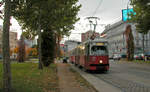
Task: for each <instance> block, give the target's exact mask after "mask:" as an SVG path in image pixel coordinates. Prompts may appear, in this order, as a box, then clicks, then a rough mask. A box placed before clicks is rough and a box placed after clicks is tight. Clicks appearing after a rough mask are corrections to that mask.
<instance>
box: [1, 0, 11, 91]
mask: <svg viewBox="0 0 150 92" xmlns="http://www.w3.org/2000/svg"><path fill="white" fill-rule="evenodd" d="M10 6H11V5H10V0H5V10H4V22H3V90H4V91H3V92H11V91H12V90H11V65H10V53H9V52H10V47H9V29H10V16H11V9H10V8H11V7H10Z"/></svg>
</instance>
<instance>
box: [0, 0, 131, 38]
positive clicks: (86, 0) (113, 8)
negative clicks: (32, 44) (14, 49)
mask: <svg viewBox="0 0 150 92" xmlns="http://www.w3.org/2000/svg"><path fill="white" fill-rule="evenodd" d="M128 1H129V0H79V3H78V4H81V5H82V7H81V9H80V11H79V14H78V16H79V17H80V18H81V19H80V21H79V22H78V23H76V24H75V30H73V31H72V33H73V34H71V35H70V37H69V39H72V40H79V41H80V39H81V36H80V34H77V33H83V32H86V31H88V30H89V29H90V26H89V23H88V20H86V19H85V18H86V17H92V16H94V17H95V16H96V17H99V18H100V20H99V21H98V24H100V25H98V26H97V28H96V31H97V32H99V33H101V32H102V31H103V30H104V27H105V26H104V25H103V26H102V25H101V24H105V25H107V24H113V23H115V22H117V21H119V20H121V18H122V12H121V10H122V9H126V8H127V3H128ZM11 22H12V24H13V25H12V28H11V29H14V30H20V27H19V25H18V24H17V22H16V21H15V20H14V19H13V20H11ZM0 24H2V22H1V21H0ZM18 33H19V34H20V32H18ZM65 39H66V38H65ZM67 39H68V38H67Z"/></svg>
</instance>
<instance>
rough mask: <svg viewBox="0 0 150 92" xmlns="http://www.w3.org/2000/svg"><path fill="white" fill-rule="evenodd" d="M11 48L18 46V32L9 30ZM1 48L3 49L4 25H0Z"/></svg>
mask: <svg viewBox="0 0 150 92" xmlns="http://www.w3.org/2000/svg"><path fill="white" fill-rule="evenodd" d="M9 41H10V49H14V48H16V46H17V41H18V40H17V32H11V31H10V32H9ZM0 49H2V26H0Z"/></svg>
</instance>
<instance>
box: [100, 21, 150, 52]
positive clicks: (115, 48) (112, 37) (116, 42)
mask: <svg viewBox="0 0 150 92" xmlns="http://www.w3.org/2000/svg"><path fill="white" fill-rule="evenodd" d="M127 25H129V24H128V23H125V22H123V21H119V22H117V23H115V24H113V25H108V26H106V27H105V30H104V32H103V33H102V34H105V35H106V36H105V38H106V39H107V40H108V43H109V46H108V48H109V55H113V54H115V53H118V54H122V55H123V54H126V51H127V49H126V38H125V35H124V32H125V30H126V27H127ZM130 25H131V29H132V34H133V37H134V48H135V50H134V52H135V53H137V52H141V51H142V47H143V45H142V41H143V36H142V35H143V34H141V33H138V32H137V30H136V27H135V25H134V24H130ZM144 39H145V40H144V44H145V52H149V51H150V32H148V34H146V35H144Z"/></svg>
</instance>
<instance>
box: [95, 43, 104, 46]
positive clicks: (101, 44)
mask: <svg viewBox="0 0 150 92" xmlns="http://www.w3.org/2000/svg"><path fill="white" fill-rule="evenodd" d="M96 45H99V46H103V45H104V43H96Z"/></svg>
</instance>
